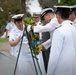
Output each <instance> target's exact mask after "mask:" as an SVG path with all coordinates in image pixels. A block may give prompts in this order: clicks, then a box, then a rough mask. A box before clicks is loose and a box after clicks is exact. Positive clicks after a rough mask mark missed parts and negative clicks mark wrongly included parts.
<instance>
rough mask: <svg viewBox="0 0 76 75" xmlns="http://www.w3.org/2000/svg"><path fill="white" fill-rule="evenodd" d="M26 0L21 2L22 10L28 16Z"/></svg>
mask: <svg viewBox="0 0 76 75" xmlns="http://www.w3.org/2000/svg"><path fill="white" fill-rule="evenodd" d="M25 2H26V0H21V4H22V11H23V14H24V16H25V17H27V12H26V3H25Z"/></svg>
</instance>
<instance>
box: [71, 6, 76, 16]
mask: <svg viewBox="0 0 76 75" xmlns="http://www.w3.org/2000/svg"><path fill="white" fill-rule="evenodd" d="M70 8H71V12H74V13H75V15H76V5H73V6H70Z"/></svg>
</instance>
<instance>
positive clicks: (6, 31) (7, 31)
mask: <svg viewBox="0 0 76 75" xmlns="http://www.w3.org/2000/svg"><path fill="white" fill-rule="evenodd" d="M5 37H6V38H8V30H7V29H6V35H5Z"/></svg>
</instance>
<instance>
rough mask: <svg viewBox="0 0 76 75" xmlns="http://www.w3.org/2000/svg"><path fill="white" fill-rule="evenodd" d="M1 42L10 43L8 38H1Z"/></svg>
mask: <svg viewBox="0 0 76 75" xmlns="http://www.w3.org/2000/svg"><path fill="white" fill-rule="evenodd" d="M0 42H8V38H0Z"/></svg>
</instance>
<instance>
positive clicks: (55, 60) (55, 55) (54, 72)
mask: <svg viewBox="0 0 76 75" xmlns="http://www.w3.org/2000/svg"><path fill="white" fill-rule="evenodd" d="M61 25H62V26H61V27H59V28H58V29H56V30H55V32H54V35H53V40H52V47H51V53H50V59H49V64H48V72H47V75H76V28H75V27H74V25H72V22H71V21H69V20H66V21H64V22H62V24H61Z"/></svg>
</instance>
